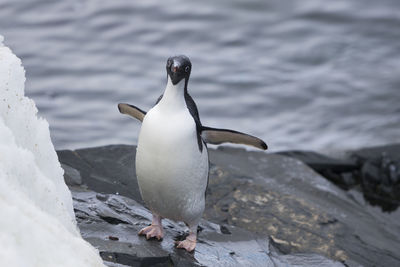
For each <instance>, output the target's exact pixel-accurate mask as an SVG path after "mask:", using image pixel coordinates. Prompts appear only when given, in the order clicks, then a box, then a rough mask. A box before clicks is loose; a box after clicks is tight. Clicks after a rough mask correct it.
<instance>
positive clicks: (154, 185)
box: [136, 105, 209, 224]
mask: <svg viewBox="0 0 400 267" xmlns="http://www.w3.org/2000/svg"><path fill="white" fill-rule="evenodd" d="M208 168H209V167H208V153H207V147H206V146H205V144H203V149H202V151H200V150H199V146H198V142H197V133H196V124H195V122H194V120H193V118H192V116H191V115H190V113H189V111H188V110H187V109H186V108H185V109H178V110H165V109H162V108H161V107H160V105H156V106H155V107H154V108H153V109H151V110H150V111H149V112H148V113H147V114H146V116H145V118H144V120H143V124H142V127H141V130H140V134H139V141H138V147H137V152H136V173H137V178H138V183H139V188H140V192H141V194H142V198H143V200H144V201H145V203H146V205H147V206H148V207H149V208H150V210H152V211H153V212H155V213H157V214H158V215H160V216H162V217H165V218H170V219H173V220H179V221H184V222H186V223H188V224H189V223H192V222H195V221H198V220H199V219H200V217H201V216H202V213H203V211H204V205H205V204H204V203H205V190H206V187H207V180H208V171H209V169H208Z"/></svg>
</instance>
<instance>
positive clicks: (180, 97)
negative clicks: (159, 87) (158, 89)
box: [160, 76, 186, 107]
mask: <svg viewBox="0 0 400 267" xmlns="http://www.w3.org/2000/svg"><path fill="white" fill-rule="evenodd" d="M185 93H186V86H185V79H182V80H181V81H180V82H179V83H177V84H175V85H174V84H173V83H172V81H171V78H170V77H169V76H168V82H167V87H166V88H165V91H164V94H163V97H162V99H161V101H160V103H162V104H165V105H168V106H170V107H186V102H185Z"/></svg>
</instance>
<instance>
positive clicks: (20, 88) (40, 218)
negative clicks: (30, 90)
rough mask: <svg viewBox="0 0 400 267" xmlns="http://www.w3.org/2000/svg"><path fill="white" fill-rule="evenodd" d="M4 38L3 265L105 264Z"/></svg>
mask: <svg viewBox="0 0 400 267" xmlns="http://www.w3.org/2000/svg"><path fill="white" fill-rule="evenodd" d="M24 83H25V71H24V68H23V67H22V65H21V60H20V59H19V58H17V57H16V56H15V55H14V54H13V53H12V51H11V50H10V49H9V48H8V47H5V46H4V45H3V37H2V36H1V35H0V266H21V267H22V266H23V267H25V266H40V267H42V266H44V267H45V266H104V265H103V262H102V260H101V258H100V256H99V254H98V251H97V250H96V249H95V248H93V247H92V246H91V245H90V244H89V243H88V242H86V241H85V240H83V239H82V237H81V235H80V233H79V230H78V228H77V226H76V221H75V215H74V211H73V206H72V198H71V193H70V191H69V190H68V188H67V186H66V185H65V183H64V179H63V170H62V168H61V166H60V163H59V162H58V158H57V154H56V152H55V150H54V146H53V144H52V142H51V139H50V132H49V125H48V123H47V121H46V120H44V119H42V118H38V117H37V108H36V106H35V103H34V102H33V100H31V99H29V98H28V97H25V96H24Z"/></svg>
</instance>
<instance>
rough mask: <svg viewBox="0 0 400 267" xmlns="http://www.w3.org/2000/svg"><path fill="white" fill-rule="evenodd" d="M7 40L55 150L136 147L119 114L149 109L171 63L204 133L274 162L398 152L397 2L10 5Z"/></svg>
mask: <svg viewBox="0 0 400 267" xmlns="http://www.w3.org/2000/svg"><path fill="white" fill-rule="evenodd" d="M0 34H2V35H4V36H5V44H6V45H8V46H10V47H11V48H12V49H13V51H14V52H15V53H16V54H17V55H18V56H19V57H21V58H22V60H23V64H24V66H25V69H26V73H27V82H26V94H27V95H28V96H30V97H31V98H33V99H34V100H35V102H36V104H37V106H38V108H39V114H40V115H41V116H43V117H45V118H46V119H47V120H48V121H49V123H50V127H51V134H52V139H53V142H54V144H55V146H56V148H58V149H62V148H78V147H88V146H97V145H105V144H112V143H125V144H136V142H137V135H138V131H139V127H140V124H139V123H138V122H136V121H134V120H131V119H129V118H128V117H124V116H122V115H120V114H119V112H118V110H117V103H118V102H128V103H132V104H135V105H138V106H139V107H141V108H142V109H145V110H147V109H149V108H150V107H151V106H152V105H153V104H154V102H155V100H156V99H157V97H158V96H159V95H160V94H161V93H162V90H163V89H164V87H165V82H166V73H165V63H166V59H167V58H168V57H169V56H171V55H175V54H186V55H188V56H189V57H190V58H191V60H192V64H193V70H192V76H191V79H190V83H189V92H190V93H191V95H192V96H193V97H194V99H195V101H196V102H197V104H198V107H199V111H200V116H201V119H202V122H203V124H205V125H209V126H214V127H225V128H232V129H236V130H240V131H244V132H248V133H251V134H253V135H257V136H259V137H262V138H263V139H264V140H265V141H266V142H267V143H268V144H269V146H270V148H271V150H275V151H276V150H282V149H315V150H325V151H326V150H328V151H329V150H341V149H350V148H357V147H362V146H371V145H378V144H386V143H392V142H399V141H400V134H399V133H400V131H399V128H400V104H399V103H400V2H398V1H397V0H384V1H372V0H359V1H356V0H352V1H349V0H338V1H333V2H332V1H331V2H326V1H313V0H306V1H305V0H303V1H289V0H285V1H283V0H276V1H256V0H252V1H237V0H236V1H232V0H230V1H228V0H226V1H183V0H179V1H178V0H175V1H161V0H159V1H156V0H151V1H148V0H146V1H136V2H134V1H129V0H126V1H121V0H113V1H94V0H85V1H84V0H81V1H77V0H70V1H66V0H64V1H44V0H40V1H4V0H0Z"/></svg>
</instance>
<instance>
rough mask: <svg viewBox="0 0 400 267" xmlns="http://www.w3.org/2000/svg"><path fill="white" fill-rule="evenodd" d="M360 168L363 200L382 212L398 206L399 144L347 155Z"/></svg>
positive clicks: (356, 151) (399, 201)
mask: <svg viewBox="0 0 400 267" xmlns="http://www.w3.org/2000/svg"><path fill="white" fill-rule="evenodd" d="M348 154H349V157H350V158H352V159H353V160H354V161H355V162H357V164H358V165H359V166H360V172H359V174H358V175H359V180H360V183H361V187H362V190H363V192H364V197H365V199H366V200H367V201H368V202H369V203H371V204H372V205H379V206H380V207H382V209H383V210H384V211H394V210H396V209H397V208H398V207H399V205H400V144H398V145H390V146H379V147H373V148H367V149H360V150H355V151H351V152H349V153H348Z"/></svg>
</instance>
